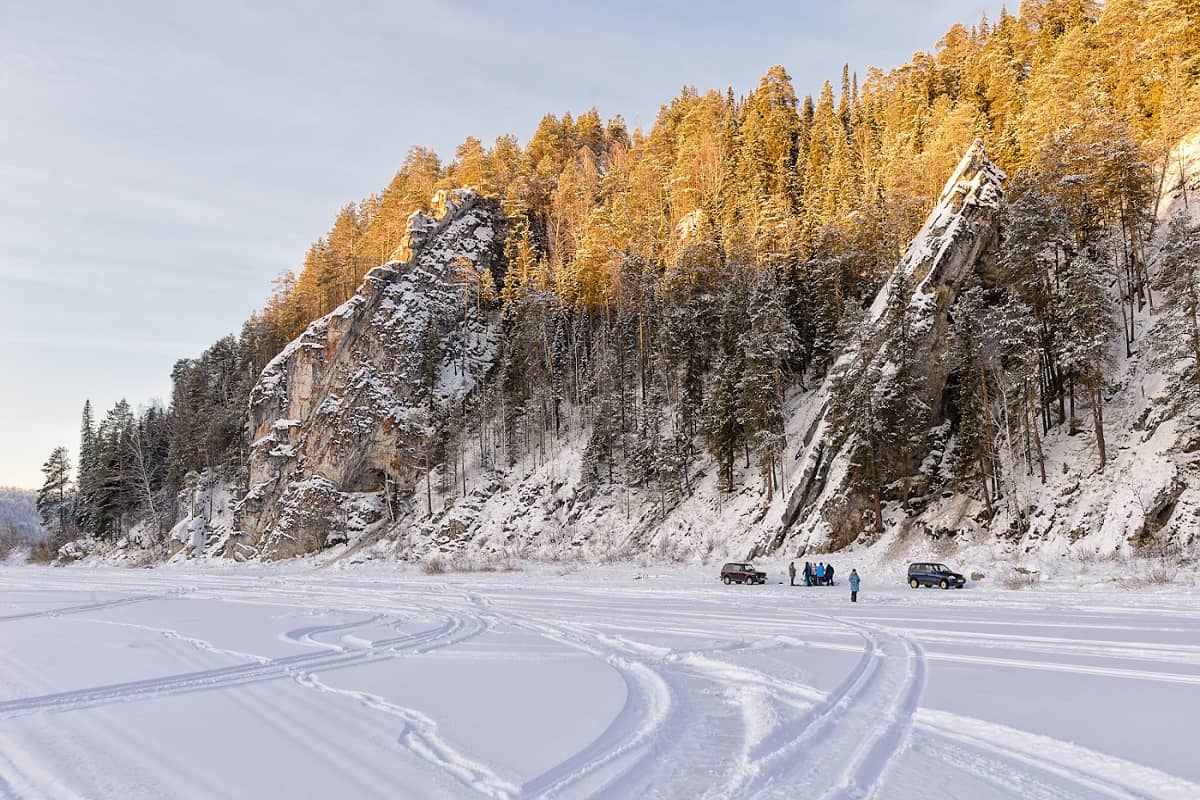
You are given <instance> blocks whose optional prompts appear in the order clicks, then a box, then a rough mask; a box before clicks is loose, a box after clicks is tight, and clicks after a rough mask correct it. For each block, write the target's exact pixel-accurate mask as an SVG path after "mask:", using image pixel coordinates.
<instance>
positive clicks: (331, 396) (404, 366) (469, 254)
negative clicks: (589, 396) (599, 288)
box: [239, 189, 504, 558]
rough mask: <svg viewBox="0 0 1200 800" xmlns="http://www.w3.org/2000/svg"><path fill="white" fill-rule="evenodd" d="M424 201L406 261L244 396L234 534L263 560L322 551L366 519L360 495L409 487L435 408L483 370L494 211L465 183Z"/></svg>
mask: <svg viewBox="0 0 1200 800" xmlns="http://www.w3.org/2000/svg"><path fill="white" fill-rule="evenodd" d="M433 206H434V209H435V212H434V215H432V216H430V215H426V214H422V213H416V214H413V215H412V216H411V217H410V219H409V223H408V229H407V232H406V234H405V237H404V240H403V244H402V245H401V248H400V249H399V250H398V251H397V257H398V258H401V259H403V260H395V261H392V262H390V263H388V264H385V265H383V266H380V267H376V268H375V269H373V270H371V271H370V272H369V273H367V275H366V277H365V279H364V280H363V282H362V285H361V286H360V287H359V289H358V291H357V292H356V294H355V295H354V296H353V297H352V298H350V299H349V300H348V301H347V302H346V303H344V304H343V305H341V306H340V307H339V308H338V309H336V310H335V311H333V312H332V313H330V314H328V315H327V316H325V317H323V318H321V319H319V320H317V321H316V322H314V323H312V324H311V325H310V326H309V327H308V329H307V330H306V331H305V332H304V333H303V334H302V335H301V336H300V337H299V338H298V339H296V340H295V341H293V342H291V343H290V344H289V345H288V346H287V347H286V348H285V349H284V350H283V352H281V353H280V354H279V355H278V356H277V357H276V358H275V359H274V360H272V361H271V363H270V364H269V365H268V366H267V367H266V369H265V370H264V371H263V373H262V375H261V376H260V377H259V380H258V383H257V385H256V386H255V387H254V390H253V391H252V393H251V396H250V409H249V420H248V427H249V432H250V436H251V441H252V442H253V444H252V446H251V452H250V464H249V471H250V474H249V492H248V494H247V496H246V498H245V500H244V501H243V502H242V505H241V508H240V526H239V527H240V530H241V532H242V533H241V536H242V541H241V542H240V544H242V545H243V546H245V547H250V548H253V549H254V550H256V551H257V552H258V554H259V555H261V556H262V557H265V558H285V557H289V556H293V555H297V554H301V553H305V552H310V551H313V550H317V549H320V548H321V547H324V546H325V545H326V544H328V543H329V536H330V534H331V533H334V532H337V531H340V530H344V529H345V528H346V525H347V516H348V515H355V514H357V515H358V516H359V519H358V520H357V522H358V524H363V520H362V519H361V516H362V513H363V509H364V508H370V507H371V504H370V503H364V502H363V498H364V496H366V495H370V494H375V495H378V494H381V493H382V494H384V495H386V496H387V497H389V498H391V497H403V496H404V495H405V494H410V493H411V492H412V490H413V489H414V487H415V485H416V483H417V482H418V481H419V480H420V478H421V476H422V475H424V473H425V466H426V460H425V459H426V458H427V448H428V446H429V441H430V438H431V436H432V430H433V426H434V425H435V424H436V421H437V418H438V416H439V415H440V414H442V413H444V412H445V411H446V409H447V408H449V407H450V406H451V405H452V404H454V403H455V402H457V401H459V400H461V398H462V397H463V396H464V395H465V394H466V393H468V392H470V391H471V389H472V388H473V387H474V386H475V385H476V384H477V383H478V382H479V381H480V380H482V378H483V377H484V376H485V375H486V373H487V371H488V370H489V369H490V367H491V364H492V359H493V356H494V353H495V351H496V345H497V340H498V328H497V324H496V319H495V314H494V312H493V311H492V310H491V308H490V306H491V301H490V298H491V297H493V296H494V294H495V288H496V285H497V281H498V280H499V279H500V278H501V277H502V276H501V275H500V271H501V270H502V253H503V242H502V237H503V232H504V225H503V218H502V216H501V213H500V210H499V207H498V205H497V204H496V203H495V202H494V201H491V200H486V199H484V198H482V197H480V196H479V195H477V194H475V193H474V192H472V191H471V190H469V189H461V190H455V191H453V192H439V193H438V195H437V196H436V197H435V198H434V204H433ZM374 507H375V508H376V509H377V513H378V514H380V515H382V514H383V513H384V512H385V508H384V506H383V505H382V504H380V503H378V502H377V503H375V505H374Z"/></svg>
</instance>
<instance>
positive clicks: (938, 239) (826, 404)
mask: <svg viewBox="0 0 1200 800" xmlns="http://www.w3.org/2000/svg"><path fill="white" fill-rule="evenodd" d="M1004 178H1005V176H1004V173H1003V172H1001V171H1000V169H999V168H997V167H996V166H995V165H994V164H993V163H992V162H991V161H990V160H989V159H988V157H987V154H986V153H985V152H984V149H983V144H982V143H981V142H978V141H977V142H975V143H974V144H973V145H972V146H971V147H970V149H968V151H967V153H966V154H965V155H964V156H963V158H962V160H961V161H960V162H959V165H958V168H957V169H956V170H955V171H954V174H953V175H951V177H950V179H949V180H948V181H947V182H946V186H945V188H944V189H942V193H941V196H940V198H939V200H938V204H937V206H936V207H935V208H934V210H933V211H932V212H931V213H930V215H929V217H928V218H927V219H926V221H925V224H924V225H923V226H922V228H921V230H920V231H919V232H918V233H917V235H916V236H915V237H914V238H913V240H912V242H911V243H910V244H909V246H908V249H907V250H906V252H905V254H904V257H903V258H902V259H901V261H900V263H899V264H898V265H897V266H896V268H895V270H893V272H892V275H891V276H890V277H889V279H888V280H887V281H886V282H885V284H884V285H883V287H882V288H881V289H880V290H879V293H878V295H877V296H876V297H875V301H874V303H872V305H871V307H870V309H869V310H868V311H867V315H866V318H865V319H864V320H863V323H862V325H863V329H862V334H861V335H860V336H859V337H858V338H857V339H856V344H855V345H853V346H851V347H849V348H848V349H847V351H846V352H843V353H842V354H841V356H840V357H839V359H838V366H835V368H834V369H833V370H831V371H830V377H829V378H827V379H826V381H825V383H824V385H823V386H822V387H821V389H820V394H819V395H818V398H817V399H816V401H815V402H817V403H818V404H820V405H821V407H822V411H821V413H820V414H819V415H818V417H817V419H816V422H815V423H814V424H813V426H812V427H811V428H810V429H809V431H808V432H807V435H806V437H805V441H804V442H802V443H801V447H802V454H801V456H800V458H801V466H800V469H799V471H798V475H799V480H798V481H797V482H796V483H795V484H794V487H793V490H792V492H791V495H790V497H789V499H788V503H787V506H786V509H785V511H784V515H783V520H782V525H781V527H780V529H779V531H778V533H777V534H775V535H774V536H773V538H772V540H771V541H766V542H763V544H762V545H761V546H760V548H759V549H760V550H761V551H773V550H775V549H777V548H779V547H780V546H782V545H783V544H784V543H785V542H792V543H794V544H795V545H796V547H797V548H801V547H806V546H809V545H813V546H820V547H829V548H834V549H836V548H840V547H844V546H845V545H847V544H849V543H850V542H851V541H853V540H854V539H855V538H856V537H857V536H858V534H859V533H860V532H861V531H862V529H863V521H864V516H865V515H869V513H870V511H869V509H870V506H871V501H870V498H868V497H866V496H864V494H863V493H862V492H861V491H858V490H856V489H855V487H854V486H853V483H852V481H851V480H850V476H849V473H848V468H849V466H850V465H849V460H850V459H849V455H848V450H849V447H847V446H846V444H844V443H839V442H837V440H836V437H835V436H834V431H833V424H832V420H831V418H830V417H831V406H832V404H831V402H830V399H831V394H832V384H833V381H834V376H835V375H836V374H837V373H838V372H839V371H840V370H839V367H845V366H846V365H847V364H861V363H863V362H864V361H867V362H871V360H872V359H874V363H872V366H873V367H875V368H877V371H878V372H879V373H881V374H887V373H888V369H887V365H885V364H882V363H880V362H881V360H883V359H886V358H887V357H888V356H887V355H886V351H885V348H883V347H882V344H883V343H884V342H886V340H887V338H888V336H889V335H892V333H893V332H891V331H889V330H888V329H887V327H888V323H887V320H886V318H885V317H886V315H885V311H886V309H887V307H888V304H889V302H891V301H892V295H893V294H894V293H895V292H896V291H898V290H902V291H906V292H908V291H911V294H910V296H909V297H908V308H909V312H910V319H911V320H912V331H911V334H910V336H911V338H910V339H909V342H908V346H909V347H911V348H912V349H913V352H912V361H913V362H914V363H915V364H918V365H920V373H921V374H920V378H921V381H922V386H923V388H922V390H921V396H920V400H922V401H924V403H925V404H926V406H927V407H928V408H929V409H931V410H933V411H934V415H935V417H937V416H938V414H940V413H941V412H940V409H942V408H943V402H942V400H943V397H942V395H943V393H944V392H945V390H946V384H947V380H948V378H949V377H950V373H951V365H950V363H949V359H948V358H947V357H946V356H947V349H948V346H949V332H950V323H951V315H952V309H953V306H954V303H955V300H956V298H957V296H958V292H959V290H960V289H961V288H962V286H963V284H964V282H965V281H966V280H967V278H968V276H969V275H970V274H971V273H972V272H981V271H984V268H985V265H986V263H987V261H988V259H989V258H990V257H991V256H992V255H994V253H995V250H996V247H997V237H998V232H999V227H1000V210H1001V207H1002V203H1003V183H1004ZM901 287H903V288H901ZM907 287H911V289H909V288H907ZM940 421H941V420H940V419H937V418H935V419H934V420H932V422H933V424H934V425H936V424H937V423H938V422H940Z"/></svg>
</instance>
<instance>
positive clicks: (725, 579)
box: [721, 575, 733, 586]
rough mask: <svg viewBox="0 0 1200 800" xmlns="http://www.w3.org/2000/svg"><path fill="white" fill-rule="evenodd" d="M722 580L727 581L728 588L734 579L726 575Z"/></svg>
mask: <svg viewBox="0 0 1200 800" xmlns="http://www.w3.org/2000/svg"><path fill="white" fill-rule="evenodd" d="M721 580H723V581H725V585H726V586H728V585H729V584H731V583H733V578H731V577H729V576H728V575H726V576H725V577H724V578H722V579H721Z"/></svg>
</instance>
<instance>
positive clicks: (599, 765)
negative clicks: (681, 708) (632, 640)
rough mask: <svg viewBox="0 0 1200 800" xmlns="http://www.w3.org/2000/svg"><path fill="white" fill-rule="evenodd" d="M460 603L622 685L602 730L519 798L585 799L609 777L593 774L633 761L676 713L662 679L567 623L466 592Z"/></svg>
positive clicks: (529, 783)
mask: <svg viewBox="0 0 1200 800" xmlns="http://www.w3.org/2000/svg"><path fill="white" fill-rule="evenodd" d="M465 599H466V600H467V601H468V602H470V603H472V604H473V605H475V606H476V607H478V608H481V609H486V610H487V612H488V613H489V614H491V616H492V617H493V619H495V620H496V621H499V622H503V623H506V624H508V625H511V626H512V627H515V628H518V629H520V630H525V631H528V632H530V633H534V634H537V635H539V636H542V637H545V638H547V639H550V640H551V641H554V642H558V643H559V644H562V645H564V646H566V647H569V648H571V649H573V650H579V651H581V652H584V653H587V654H588V655H591V656H594V657H596V658H599V659H601V660H603V661H604V662H605V663H607V664H608V665H609V666H610V667H612V668H613V669H614V670H616V671H617V674H619V675H620V676H621V678H622V680H623V681H624V682H625V690H626V692H625V702H624V704H623V705H622V707H621V710H620V711H619V712H618V713H617V715H616V717H615V718H614V719H613V720H612V721H611V722H610V723H609V724H608V726H607V727H606V728H605V730H604V731H603V732H602V733H601V734H600V735H599V736H598V737H596V738H595V739H593V740H592V742H591V743H589V744H588V745H587V746H586V747H584V748H583V749H582V750H580V751H578V752H577V753H575V754H574V755H572V756H571V757H569V758H567V759H566V760H564V761H562V762H560V763H559V764H557V765H555V766H553V767H551V768H550V769H548V770H546V771H545V772H543V773H542V774H540V775H538V776H537V777H535V778H532V779H530V780H528V781H526V782H525V783H524V784H523V785H522V786H521V787H520V792H519V796H520V797H523V798H524V797H562V796H575V795H574V793H575V792H576V791H585V792H586V793H587V794H586V795H585V796H587V797H594V796H595V793H596V792H597V791H598V787H596V786H592V785H590V784H588V781H594V782H596V783H599V784H600V785H601V786H603V785H604V784H606V783H608V782H609V781H610V780H611V778H610V777H609V776H606V775H601V774H599V773H601V772H602V771H603V770H605V769H606V768H609V767H613V766H614V765H616V764H618V763H621V762H626V761H630V760H634V761H636V760H637V759H638V758H639V757H640V755H641V754H642V751H643V750H644V749H645V748H648V747H649V746H650V745H651V743H652V742H653V740H654V738H655V737H656V735H657V734H658V732H659V731H660V730H661V729H662V728H663V726H664V725H665V724H666V722H667V720H668V719H669V718H670V717H671V715H672V713H677V711H678V707H677V706H676V704H675V702H674V697H673V695H672V692H671V689H670V686H669V685H668V683H667V681H666V680H664V679H663V677H662V676H661V675H660V674H658V673H657V672H656V671H655V670H653V669H651V668H650V667H648V666H647V665H645V664H643V663H641V662H639V661H637V660H634V659H631V658H629V657H627V655H625V654H624V653H622V652H620V651H618V650H617V649H616V648H613V647H611V646H608V645H605V644H604V643H602V642H601V641H597V640H595V639H594V638H593V637H590V636H588V635H587V634H585V633H583V632H581V631H579V630H577V629H575V628H574V627H572V626H570V625H555V624H552V623H549V622H545V621H543V620H539V619H535V618H533V617H531V616H528V615H526V614H520V613H518V612H507V611H498V610H496V609H495V607H494V605H493V604H492V602H491V601H490V600H488V599H486V598H483V597H480V596H478V595H475V594H473V593H470V592H467V593H465Z"/></svg>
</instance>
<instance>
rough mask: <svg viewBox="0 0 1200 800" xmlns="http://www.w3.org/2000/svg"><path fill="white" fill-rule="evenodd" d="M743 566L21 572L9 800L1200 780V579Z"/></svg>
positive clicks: (1026, 790)
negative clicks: (791, 579) (819, 571)
mask: <svg viewBox="0 0 1200 800" xmlns="http://www.w3.org/2000/svg"><path fill="white" fill-rule="evenodd" d="M563 572H566V573H567V574H562V573H563ZM639 573H653V574H639ZM715 574H716V569H715V568H699V567H672V568H661V569H658V568H646V569H641V570H639V569H638V568H635V567H608V568H603V569H595V570H578V571H573V572H571V571H567V570H562V569H560V568H557V567H531V568H529V569H527V570H526V571H521V572H512V573H471V574H461V575H442V576H425V575H422V574H420V573H418V572H416V571H414V570H408V571H400V570H398V569H384V568H367V567H364V568H361V569H358V570H334V569H325V570H321V569H314V568H311V567H303V568H302V567H296V566H285V567H278V568H266V567H233V566H230V567H215V566H210V565H201V566H193V567H168V568H159V569H153V570H149V569H142V570H128V569H115V568H113V569H109V568H80V567H73V568H65V569H50V568H39V567H0V797H14V798H43V797H44V798H121V799H122V800H132V798H259V797H280V798H308V797H312V798H316V797H380V798H384V797H392V798H394V797H413V798H434V797H450V798H457V797H498V798H504V797H514V798H515V797H542V796H545V797H565V798H572V797H612V798H642V797H662V798H699V797H707V798H728V797H789V798H791V797H806V798H817V797H829V798H859V797H864V798H865V797H875V798H912V797H920V796H924V795H931V794H937V795H940V796H943V797H958V798H992V797H1014V798H1016V797H1019V798H1091V797H1106V798H1107V797H1115V798H1181V799H1182V798H1188V799H1189V800H1195V798H1198V797H1200V759H1197V757H1196V756H1197V753H1198V752H1200V749H1198V745H1197V742H1196V737H1195V727H1196V720H1197V719H1198V718H1200V604H1198V603H1197V598H1196V596H1195V595H1187V594H1184V595H1174V594H1165V593H1138V592H1128V591H1125V592H1120V591H1114V592H1108V593H1103V592H1087V593H1072V592H1066V591H1055V590H1053V589H1052V588H1048V587H1042V588H1040V589H1037V590H1035V591H1027V592H1007V591H1002V590H997V589H978V588H972V587H968V589H966V590H963V591H950V592H943V591H939V590H930V589H923V590H919V591H912V590H909V589H907V588H901V587H899V586H898V587H897V588H894V589H887V590H883V589H879V588H877V587H874V586H872V585H871V582H870V581H869V580H868V581H867V582H866V583H865V585H864V587H863V588H864V592H863V597H862V598H861V600H862V601H861V602H860V603H858V604H857V605H853V606H852V605H850V604H849V603H848V602H847V600H848V597H847V592H846V591H845V589H844V587H834V588H812V589H803V588H791V587H788V586H786V585H781V584H780V583H779V582H778V580H777V576H773V577H772V580H771V582H770V583H769V584H768V585H766V586H760V587H742V586H736V585H735V586H731V587H726V586H723V585H721V584H720V583H718V581H717V580H716V579H715Z"/></svg>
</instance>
